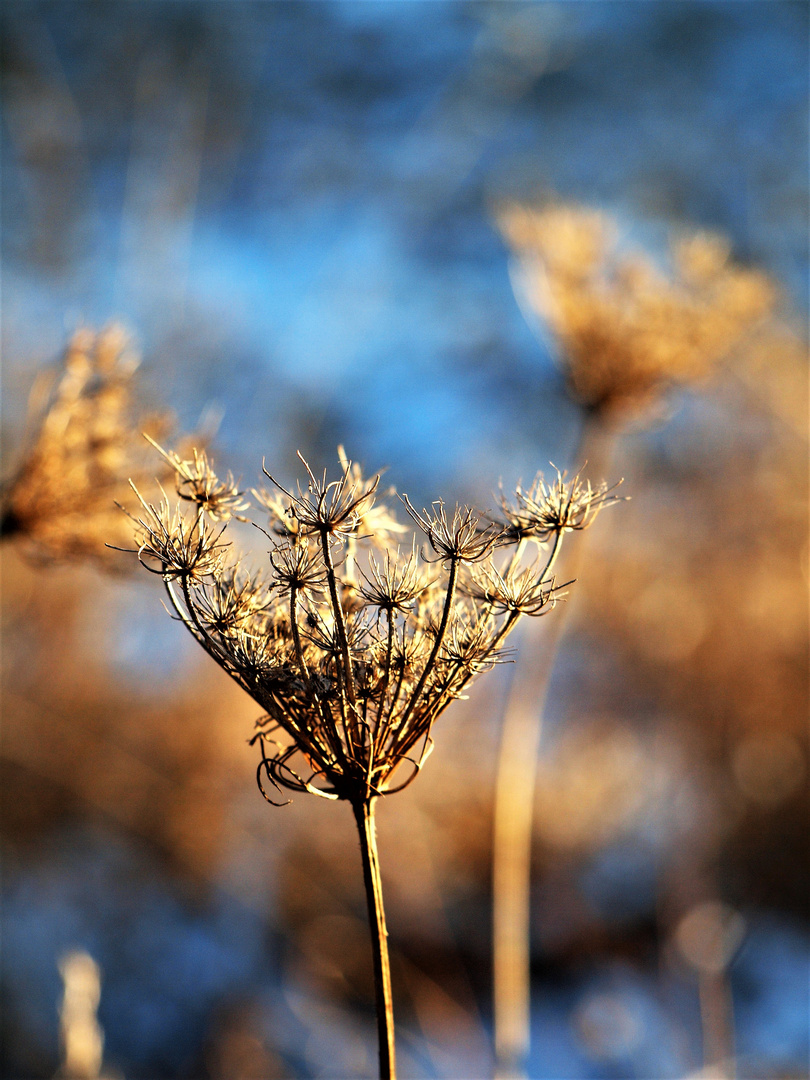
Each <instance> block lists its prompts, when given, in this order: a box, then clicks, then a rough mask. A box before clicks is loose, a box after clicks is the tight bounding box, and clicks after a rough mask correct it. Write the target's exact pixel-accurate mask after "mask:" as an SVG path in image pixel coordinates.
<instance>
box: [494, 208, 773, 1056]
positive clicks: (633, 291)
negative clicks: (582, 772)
mask: <svg viewBox="0 0 810 1080" xmlns="http://www.w3.org/2000/svg"><path fill="white" fill-rule="evenodd" d="M500 222H501V229H502V231H503V233H504V236H505V238H506V239H507V241H508V242H509V243H510V244H511V245H512V248H513V250H514V251H515V252H516V254H517V257H518V259H519V263H518V268H517V270H516V272H515V278H516V287H517V291H518V295H519V297H521V298H522V299H524V301H525V302H526V303H527V304H528V308H529V316H530V318H533V319H534V320H536V319H538V318H539V319H540V320H542V322H541V323H540V324H539V328H540V330H541V332H542V331H543V330H546V331H549V330H550V331H551V334H552V336H553V340H552V342H551V347H552V349H553V351H554V353H555V356H556V359H557V360H558V362H559V364H560V366H561V367H562V369H563V371H564V374H565V382H566V389H567V391H568V393H569V394H570V396H571V397H572V398H573V399H574V400H575V401H576V402H577V403H578V404H579V405H580V406H581V408H582V411H583V415H582V422H581V427H580V433H579V443H578V445H577V449H576V451H575V454H574V458H575V460H577V461H580V460H581V461H582V463H583V464H582V468H583V469H585V468H588V469H590V470H594V469H595V470H596V471H597V473H598V472H599V470H601V469H603V468H604V467H606V466H607V465H608V463H609V462H610V460H611V458H612V456H613V451H614V443H615V440H616V438H617V435H618V434H619V433H620V430H621V427H622V425H623V424H627V423H631V424H636V425H643V424H645V423H646V424H649V423H650V422H651V417H652V416H654V415H655V414H656V412H657V413H659V414H660V413H662V412H663V411H664V409H663V406H664V400H663V395H664V392H665V391H666V390H667V389H668V388H671V387H673V386H675V385H678V384H682V385H683V384H686V385H688V384H690V383H695V382H697V381H698V380H699V379H705V378H706V377H707V376H708V375H709V374H710V373H711V372H712V370H713V368H714V367H715V365H717V364H718V363H719V362H720V361H726V362H730V361H733V360H734V358H735V351H736V350H737V349H739V348H740V346H741V345H742V344H743V343H745V342H746V341H747V339H748V338H749V337H750V335H751V333H752V331H753V329H754V328H755V327H756V326H757V325H758V324H759V323H761V322H762V321H763V319H764V317H765V316H767V315H768V314H769V313H770V311H771V308H772V306H773V301H774V292H775V290H774V288H773V286H772V285H771V283H770V282H769V281H768V279H767V278H766V277H765V275H763V274H762V273H757V272H755V271H751V270H745V269H743V268H741V267H738V266H734V265H732V264H730V263H729V254H730V252H729V247H728V245H727V244H726V243H725V242H724V241H723V240H722V239H721V238H720V237H718V236H710V235H708V234H695V235H692V236H689V237H682V238H681V239H680V240H678V241H677V242H674V243H671V245H670V253H669V254H670V258H669V263H670V265H669V266H668V267H667V268H666V269H662V268H659V267H657V266H655V264H654V263H653V262H652V260H651V259H650V258H649V257H648V256H646V255H645V254H644V253H642V252H640V251H637V250H633V249H631V250H625V251H621V252H620V251H619V250H618V248H619V243H620V240H621V237H620V235H619V227H618V223H617V222H616V221H615V220H612V219H610V218H609V217H608V216H606V215H605V214H603V213H600V212H599V211H596V210H593V209H588V208H585V207H580V206H576V205H566V204H562V203H554V202H550V203H548V204H547V205H546V206H544V207H539V208H530V207H524V206H519V205H513V206H510V207H507V208H506V209H505V210H504V211H503V212H502V214H501V215H500ZM567 554H568V559H567V561H566V563H565V566H566V576H568V577H571V578H576V577H577V576H578V574H579V567H580V565H581V559H582V541H580V545H579V547H578V548H577V549H576V551H575V553H574V555H573V557H572V556H571V554H570V553H567ZM667 630H668V628H667ZM532 631H533V632H532ZM563 632H564V621H563V620H562V619H558V620H556V622H555V624H554V626H553V627H551V629H550V630H547V629H546V628H545V627H542V626H540V627H537V628H529V629H528V632H527V635H526V640H525V641H524V642H523V645H522V649H521V656H520V658H519V661H518V666H517V669H516V671H515V674H514V675H513V678H512V683H511V686H510V690H509V695H508V698H507V702H506V708H505V712H504V718H503V730H502V733H501V741H500V749H499V755H498V766H497V780H496V787H495V806H494V836H493V875H492V876H493V1007H494V1025H495V1052H496V1058H497V1066H498V1073H499V1075H501V1076H503V1077H513V1076H518V1077H520V1076H525V1075H526V1073H525V1069H526V1064H527V1061H528V1055H529V1051H530V1027H531V940H530V937H531V935H530V916H529V912H530V907H531V903H530V901H531V853H532V834H533V815H532V808H533V806H534V802H535V797H534V795H535V781H536V771H537V758H538V751H539V749H540V741H541V734H542V721H543V713H544V710H545V699H546V695H547V693H548V687H549V682H550V679H551V676H552V673H553V669H554V664H555V662H556V659H557V650H558V648H559V645H560V642H561V640H562V635H563ZM726 1057H730V1054H727V1055H726ZM708 1064H714V1062H713V1061H712V1062H709V1063H708Z"/></svg>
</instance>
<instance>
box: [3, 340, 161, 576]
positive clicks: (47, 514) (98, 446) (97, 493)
mask: <svg viewBox="0 0 810 1080" xmlns="http://www.w3.org/2000/svg"><path fill="white" fill-rule="evenodd" d="M138 364H139V360H138V357H137V356H136V355H135V354H134V353H133V352H132V350H131V348H130V347H129V345H128V342H127V337H126V334H125V333H124V332H123V331H122V330H121V328H120V327H116V326H111V327H109V328H108V329H106V330H103V331H102V332H100V333H94V332H93V331H92V330H90V329H83V330H79V331H77V332H76V333H75V334H74V335H73V338H72V339H71V341H70V344H69V345H68V348H67V351H66V353H65V359H64V364H63V368H62V370H61V372H60V373H59V374H58V375H57V376H56V377H55V380H54V382H53V383H52V385H51V387H50V390H49V393H47V395H45V401H44V406H43V407H41V408H40V409H37V410H33V411H35V412H36V413H37V416H36V417H35V418H34V419H33V424H32V428H33V434H32V436H31V438H30V440H29V445H28V446H27V448H26V449H25V450H24V451H23V454H22V460H21V463H20V465H19V466H18V468H17V470H16V472H15V473H14V475H13V476H12V477H11V478H10V479H9V480H8V481H7V482H6V483H5V484H4V485H3V488H2V495H1V496H0V507H1V508H2V516H1V517H0V535H1V536H2V537H3V539H11V538H19V539H21V540H24V541H25V542H27V546H28V549H29V550H30V551H31V552H32V553H33V554H35V555H36V556H38V557H39V558H43V559H52V560H62V559H68V558H92V559H95V560H100V561H102V562H103V563H104V564H105V565H107V566H108V567H110V568H116V567H118V568H120V564H121V560H120V559H118V558H114V557H111V554H110V550H109V548H107V547H105V541H108V542H110V541H113V542H114V541H117V542H118V543H119V544H124V543H126V542H127V540H128V530H127V527H126V522H125V521H124V520H123V519H122V517H121V514H120V513H119V512H118V511H117V510H116V507H115V501H116V500H120V499H122V498H123V497H124V495H125V492H126V490H127V485H128V478H129V477H134V478H135V479H136V482H137V483H138V484H139V485H140V486H141V487H143V489H144V490H145V491H147V492H149V493H150V494H151V492H152V490H154V479H153V478H154V473H155V469H154V463H153V461H152V454H151V452H150V451H149V449H148V447H147V446H146V444H145V443H144V440H143V436H142V432H143V431H148V432H151V433H152V434H153V435H156V436H159V437H164V436H165V435H166V434H167V432H168V429H169V427H170V423H169V419H168V417H167V416H165V415H160V414H153V415H143V412H142V409H140V408H139V406H138V402H137V395H136V390H135V387H134V378H133V377H134V375H135V372H136V370H137V368H138ZM37 389H39V390H40V395H39V396H40V397H42V396H43V394H42V393H41V391H42V387H41V386H39V387H35V390H37ZM32 409H33V407H32ZM147 461H148V464H147ZM167 475H170V474H167Z"/></svg>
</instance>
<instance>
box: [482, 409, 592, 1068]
mask: <svg viewBox="0 0 810 1080" xmlns="http://www.w3.org/2000/svg"><path fill="white" fill-rule="evenodd" d="M612 441H613V431H612V429H611V428H608V427H606V426H605V425H604V423H603V422H602V420H601V419H600V418H599V416H598V415H597V414H596V413H594V412H592V411H590V410H588V411H586V412H585V414H584V419H583V423H582V429H581V432H580V439H579V444H578V446H577V448H576V450H575V453H574V459H575V460H578V461H582V460H587V467H588V472H589V473H590V474H591V475H596V474H599V475H601V474H602V471H603V469H604V468H605V467H606V466H607V465H608V459H609V457H610V450H611V446H612ZM583 546H584V545H583V537H580V538H579V540H578V542H576V543H574V544H573V546H572V547H571V548H570V549H569V550H568V551H567V554H566V555H565V556H564V557H563V559H564V563H565V570H564V573H565V577H566V579H569V578H570V579H573V578H575V577H576V575H577V568H578V566H579V564H580V561H581V558H582V552H583ZM569 611H570V608H569V607H568V605H562V610H559V611H558V612H557V613H556V614H555V616H554V618H553V619H549V620H540V619H537V620H533V621H532V622H531V623H528V624H527V625H526V627H525V632H524V637H523V642H522V645H521V648H520V656H519V659H518V662H517V665H516V668H515V672H514V676H513V679H512V685H511V687H510V690H509V696H508V699H507V703H506V708H505V711H504V718H503V726H502V728H501V742H500V749H499V752H498V763H497V774H496V781H495V805H494V822H493V841H492V938H493V941H492V948H493V1008H494V1017H495V1060H496V1064H497V1074H498V1076H499V1077H500V1078H501V1080H506V1078H520V1077H524V1076H525V1075H526V1066H527V1061H528V1054H529V1039H530V1015H531V985H530V961H531V945H530V893H531V856H532V821H533V811H534V793H535V785H536V780H537V759H538V753H539V749H540V737H541V733H542V727H543V715H544V712H545V704H546V696H547V694H548V687H549V682H550V680H551V674H552V672H553V670H554V665H555V662H556V659H557V655H558V652H559V647H560V642H561V640H562V637H563V634H564V632H565V626H566V622H567V617H568V613H569Z"/></svg>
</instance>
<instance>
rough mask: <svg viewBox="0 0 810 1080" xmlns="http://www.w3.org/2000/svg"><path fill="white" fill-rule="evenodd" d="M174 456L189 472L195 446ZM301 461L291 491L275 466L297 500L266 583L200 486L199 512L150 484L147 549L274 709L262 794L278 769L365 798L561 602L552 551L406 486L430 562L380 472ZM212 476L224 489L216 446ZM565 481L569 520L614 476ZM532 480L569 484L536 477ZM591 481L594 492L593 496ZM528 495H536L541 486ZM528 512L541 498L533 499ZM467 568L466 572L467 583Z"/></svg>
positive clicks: (216, 653) (221, 659)
mask: <svg viewBox="0 0 810 1080" xmlns="http://www.w3.org/2000/svg"><path fill="white" fill-rule="evenodd" d="M164 458H165V460H168V461H170V462H173V463H174V465H175V469H176V471H177V474H178V478H179V484H180V486H181V487H182V485H183V483H186V482H187V476H188V468H187V462H185V461H184V460H182V459H180V458H179V457H178V456H175V455H169V454H164ZM302 461H303V459H302ZM303 465H304V468H305V470H306V475H307V482H306V484H305V486H303V487H298V489H297V493H296V494H293V492H292V491H290V490H288V489H286V488H282V487H281V485H280V484H278V482H277V481H275V480H273V483H274V484H275V485H276V487H277V488H278V490H279V491H280V492H281V493H282V496H283V498H284V500H285V502H286V506H287V507H288V508H289V511H288V510H287V509H285V511H284V513H283V514H281V515H279V517H278V518H277V519H276V521H275V523H274V526H273V528H272V529H271V530H270V531H268V532H266V533H265V536H267V537H268V539H269V540H270V543H271V545H272V546H271V549H270V552H269V559H270V568H271V580H270V581H269V582H268V583H267V584H265V583H261V584H259V583H258V581H257V579H256V578H255V577H254V576H253V575H247V574H246V573H245V572H244V571H242V570H240V568H239V560H238V558H237V556H236V555H235V552H234V549H233V547H231V546H229V545H227V544H226V543H224V542H223V540H222V539H221V536H222V533H223V531H224V530H225V529H226V528H227V522H224V523H221V524H220V525H219V526H218V528H217V529H216V530H214V529H212V528H211V527H210V526H209V525H207V524H206V521H207V519H209V518H214V519H218V518H220V517H221V507H220V506H217V505H216V502H214V504H213V505H209V500H207V499H205V498H201V499H195V500H193V503H194V505H195V506H196V511H195V512H194V513H193V514H191V513H190V512H189V511H190V508H189V507H188V502H186V503H185V505H186V507H187V509H186V511H185V512H183V510H182V509H180V508H178V509H176V510H174V511H172V510H171V509H170V508H169V507H168V505H167V504H166V503H165V502H161V504H160V505H159V506H153V505H151V504H148V503H147V502H146V501H145V500H141V507H142V511H143V512H142V513H141V515H140V516H139V517H138V518H137V519H136V537H137V543H138V548H137V550H138V555H139V557H140V559H141V561H142V562H143V563H144V565H146V566H147V568H149V569H151V570H157V571H158V572H159V573H161V574H162V576H163V578H164V581H165V584H166V589H167V592H168V595H169V598H170V602H171V604H172V607H173V609H174V611H175V613H176V615H177V617H178V618H179V619H181V620H182V621H183V623H184V624H185V626H186V627H187V629H188V630H189V631H190V633H191V634H192V635H193V636H194V637H195V638H196V640H197V641H198V642H199V643H200V645H201V646H202V647H203V648H204V649H205V650H206V651H207V652H208V653H209V655H210V656H211V657H212V658H213V659H214V660H216V661H217V663H218V664H219V665H220V666H221V667H222V668H224V670H225V671H227V672H228V674H229V675H231V677H232V678H234V679H235V680H236V681H237V682H238V683H239V684H240V685H241V686H242V687H243V688H244V689H245V690H246V691H247V693H249V694H250V695H251V697H253V698H254V700H255V701H256V702H257V703H258V704H259V706H260V707H261V709H262V710H263V716H262V718H261V720H259V721H258V725H257V732H256V735H255V737H254V741H255V742H256V743H258V745H259V747H260V749H261V761H260V765H259V779H260V784H263V785H264V786H263V788H262V790H263V791H264V792H265V794H266V795H267V797H268V798H271V801H272V795H271V794H270V793H268V787H267V785H268V784H269V785H270V787H271V788H274V789H275V790H278V789H280V788H285V787H286V788H288V789H291V790H293V791H314V792H317V793H318V794H320V795H323V796H326V797H327V798H340V799H346V800H348V801H350V802H351V803H352V804H353V806H355V807H358V806H360V805H364V804H367V803H369V802H370V801H371V800H373V799H374V798H375V797H376V796H379V795H384V794H389V793H391V792H393V791H397V790H400V789H401V788H402V787H404V786H406V785H407V784H408V783H409V782H410V781H411V779H413V777H414V776H415V775H416V773H418V771H419V770H420V769H421V767H422V764H423V763H424V761H425V759H426V757H427V755H428V753H429V752H430V749H431V747H432V730H433V724H434V722H435V721H436V719H437V718H438V716H439V715H440V714H441V713H442V712H443V711H444V709H445V708H446V707H447V706H448V704H449V703H450V702H451V701H453V700H454V699H455V698H457V697H459V696H460V695H461V694H462V693H463V691H464V689H465V687H466V686H467V685H468V684H469V682H470V681H471V680H472V679H473V678H474V677H475V676H476V675H477V674H479V673H480V672H482V671H484V670H486V669H487V668H489V667H491V666H492V665H493V664H495V663H497V662H498V661H499V660H501V659H502V658H503V646H504V643H505V641H506V638H507V637H508V635H509V634H510V633H511V631H512V629H513V628H514V626H515V625H516V622H517V620H518V619H519V618H520V616H522V615H539V614H542V613H544V612H545V611H547V610H550V609H551V607H553V604H554V602H555V600H556V599H557V597H558V596H559V589H558V587H557V586H555V584H554V581H553V579H552V578H551V576H550V564H551V561H552V560H553V558H554V557H555V555H554V554H553V555H552V556H551V559H548V560H547V561H546V563H545V565H543V564H542V563H533V564H531V565H530V566H525V567H524V566H521V564H520V562H521V555H520V552H518V551H517V550H516V551H514V552H512V553H511V555H510V554H509V553H508V552H505V551H504V549H503V546H498V543H499V542H503V536H502V531H501V528H500V526H496V525H494V524H493V523H492V522H491V521H490V520H488V519H486V518H482V517H481V516H480V515H479V514H477V513H476V512H475V511H473V510H472V509H470V508H468V507H465V508H464V509H460V508H457V509H456V510H455V511H454V512H453V514H448V513H447V512H446V510H445V508H444V505H443V504H442V503H434V504H433V508H432V510H431V511H427V510H424V511H422V512H421V513H419V512H417V511H416V510H414V508H413V506H412V504H411V503H410V501H409V500H408V499H407V497H406V498H405V499H404V500H403V501H404V502H405V506H406V508H407V510H408V513H409V514H410V515H411V517H412V519H413V520H414V522H415V523H416V525H418V527H419V528H420V529H421V530H422V531H423V532H424V533H425V534H426V536H427V540H428V543H429V545H430V547H431V548H432V550H433V553H434V555H435V556H436V559H435V560H434V561H433V564H432V569H431V567H430V565H429V560H427V559H426V557H425V556H424V555H422V554H421V553H420V551H419V549H418V546H417V542H416V539H415V538H414V540H413V542H412V543H411V544H410V545H409V546H408V548H406V549H405V550H403V549H401V548H400V547H399V546H394V545H392V542H391V522H392V521H394V519H393V517H391V516H390V515H389V514H388V513H387V511H386V512H384V513H381V514H378V515H376V516H371V515H370V514H369V510H370V509H372V500H373V497H374V494H375V491H376V488H377V479H376V478H375V479H374V480H372V481H370V482H369V481H366V480H365V479H363V476H362V473H361V472H360V471H359V470H356V469H355V468H354V467H353V466H351V464H350V463H348V462H347V461H346V459H345V457H344V460H343V463H342V471H341V473H340V475H339V478H338V479H337V480H334V481H329V480H328V479H327V476H326V474H325V473H324V474H322V476H320V477H317V476H316V475H315V474H314V473H313V472H312V470H311V469H310V468H309V466H308V465H307V463H306V462H305V461H304V462H303ZM200 471H202V470H200ZM209 471H210V476H209ZM195 475H196V474H195ZM267 475H268V476H269V475H270V474H269V473H268V474H267ZM205 476H206V484H207V485H208V488H209V489H211V490H216V483H217V482H216V480H215V473H214V472H213V468H212V466H211V465H210V463H209V462H208V461H207V459H206V463H205ZM270 479H271V480H272V479H273V478H272V476H271V477H270ZM228 483H229V486H231V485H230V481H229V482H228ZM560 484H562V485H563V487H564V490H565V493H566V497H567V498H568V501H569V503H570V504H571V505H570V507H569V510H568V516H567V517H565V525H564V526H560V528H559V534H560V535H562V534H563V533H564V532H565V531H566V530H568V529H571V528H581V527H584V524H585V520H586V518H588V516H589V515H590V516H591V517H592V516H593V514H594V513H595V512H596V510H595V507H596V506H597V505H603V504H604V502H605V501H606V497H605V490H606V489H605V490H603V489H599V491H598V492H596V493H594V492H590V489H586V488H584V487H582V486H581V485H580V487H576V485H574V487H571V485H570V484H569V485H568V486H565V482H564V480H562V478H561V479H560ZM531 492H533V495H532V498H539V496H540V494H543V495H547V496H548V497H549V498H551V496H552V495H553V494H555V493H556V494H557V495H559V492H557V491H556V489H555V488H553V486H552V488H540V487H538V486H537V483H536V484H535V485H534V486H533V487H532V489H531ZM588 492H590V494H591V501H592V502H593V506H592V507H590V506H586V505H585V504H586V502H587V493H588ZM180 494H181V503H182V494H183V491H182V490H181V491H180ZM520 497H522V499H523V503H525V505H526V506H529V499H530V493H523V495H522V496H520ZM240 498H241V496H240ZM263 502H264V506H265V508H266V507H267V500H263ZM241 508H242V507H241V506H240V509H241ZM531 512H532V513H538V512H539V511H538V510H537V509H536V508H535V507H534V504H532V506H531ZM361 514H362V515H364V524H363V530H364V531H363V534H362V535H363V538H364V539H365V541H366V547H365V548H364V549H363V550H362V551H361V550H360V549H357V548H356V549H355V556H356V558H357V565H356V566H355V567H352V568H351V570H350V569H349V568H348V566H347V562H348V559H347V558H345V557H344V556H345V555H346V553H347V551H348V550H349V548H350V546H351V545H352V544H353V543H355V542H356V541H357V540H358V539H359V538H358V536H357V533H356V529H357V523H358V520H359V519H360V516H361ZM544 521H545V519H544ZM375 525H376V526H377V527H378V531H374V526H375ZM544 527H546V526H544ZM549 527H550V526H549ZM510 542H511V543H513V545H517V544H518V541H517V540H515V539H514V538H513V539H512V540H511V541H510ZM555 552H556V546H555ZM338 556H340V557H338ZM355 572H356V574H355ZM462 572H463V573H464V574H465V575H469V580H465V581H464V582H463V583H461V582H460V574H461V573H462Z"/></svg>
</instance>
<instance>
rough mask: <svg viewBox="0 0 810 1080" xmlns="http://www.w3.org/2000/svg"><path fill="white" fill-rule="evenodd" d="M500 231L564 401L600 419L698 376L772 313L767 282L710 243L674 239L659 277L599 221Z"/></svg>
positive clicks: (559, 216)
mask: <svg viewBox="0 0 810 1080" xmlns="http://www.w3.org/2000/svg"><path fill="white" fill-rule="evenodd" d="M500 225H501V229H502V231H503V233H504V235H505V237H506V239H507V240H508V242H509V244H510V245H511V246H512V248H513V249H514V250H515V252H516V253H517V254H518V256H519V258H520V263H521V266H522V268H523V272H524V275H525V282H526V296H527V299H528V302H529V304H530V305H531V306H532V307H533V308H534V309H535V311H536V312H537V314H538V315H539V316H540V317H541V318H542V319H543V320H544V321H545V322H546V323H547V324H548V326H549V327H550V329H551V331H552V333H553V335H554V337H555V339H556V342H557V345H558V352H559V358H560V362H561V363H562V365H563V366H564V368H565V371H566V375H567V379H568V384H569V388H570V390H571V393H572V394H573V396H574V397H575V398H576V399H577V400H578V401H579V402H581V403H582V404H583V405H584V406H586V407H587V408H588V409H592V410H595V411H596V412H598V413H600V414H601V415H603V416H605V417H616V416H623V415H627V414H628V413H629V414H632V413H635V412H638V411H639V410H641V409H644V408H645V407H646V406H648V405H649V404H650V403H651V402H652V401H654V399H655V397H656V396H657V394H658V393H659V392H660V390H661V389H662V388H664V387H666V386H667V385H668V384H672V383H683V382H693V381H694V380H696V379H700V378H702V377H703V376H705V375H706V374H707V373H708V372H709V371H710V370H711V368H712V366H713V365H714V364H716V363H717V362H718V361H719V360H721V359H723V358H724V357H726V356H727V355H728V354H729V353H730V352H731V351H732V350H733V349H734V348H735V347H736V346H737V344H738V343H739V342H740V340H741V339H742V337H743V336H744V335H745V334H746V333H747V332H748V331H749V330H750V329H751V328H752V326H754V325H755V324H756V323H757V322H758V321H759V320H761V319H762V317H763V316H764V315H765V314H767V312H768V311H769V310H770V308H771V307H772V305H773V303H774V299H775V295H774V290H773V287H772V285H771V283H770V282H769V280H768V278H767V277H766V276H765V275H764V274H761V273H759V272H757V271H755V270H748V269H745V268H743V267H740V266H738V265H736V264H734V263H733V262H732V261H731V259H730V252H729V246H728V244H727V243H726V242H725V241H724V240H723V239H722V238H720V237H717V236H714V235H711V234H708V233H698V234H696V235H693V236H690V237H687V238H684V239H679V240H675V241H674V242H673V244H672V245H671V250H670V253H669V262H668V265H667V266H665V267H659V266H657V265H656V264H655V263H654V262H653V260H652V259H651V258H649V257H648V256H646V255H644V254H642V253H640V252H636V251H632V252H626V251H623V250H621V247H620V244H619V229H618V226H617V224H616V222H614V221H613V220H612V219H610V218H609V217H607V216H606V215H604V214H602V213H600V212H598V211H596V210H590V209H586V208H583V207H579V206H574V205H566V204H562V203H551V204H549V205H547V206H545V207H543V208H540V209H533V208H530V207H526V206H520V205H513V206H509V207H507V208H505V209H504V210H503V212H502V213H501V215H500Z"/></svg>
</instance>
